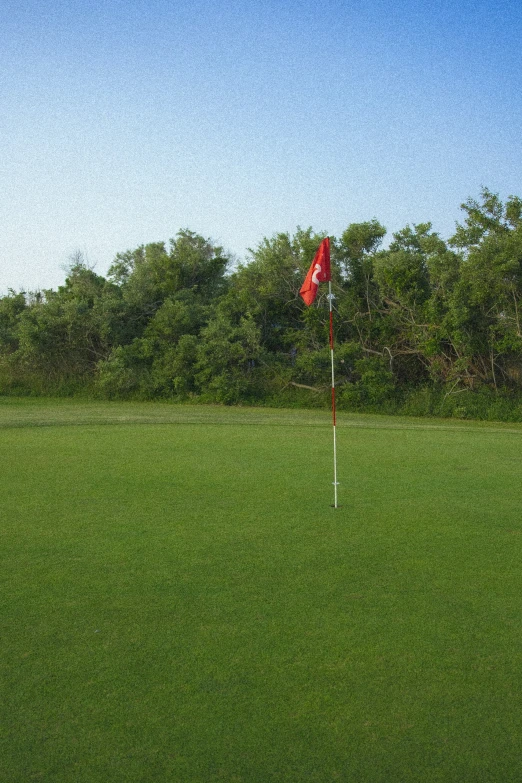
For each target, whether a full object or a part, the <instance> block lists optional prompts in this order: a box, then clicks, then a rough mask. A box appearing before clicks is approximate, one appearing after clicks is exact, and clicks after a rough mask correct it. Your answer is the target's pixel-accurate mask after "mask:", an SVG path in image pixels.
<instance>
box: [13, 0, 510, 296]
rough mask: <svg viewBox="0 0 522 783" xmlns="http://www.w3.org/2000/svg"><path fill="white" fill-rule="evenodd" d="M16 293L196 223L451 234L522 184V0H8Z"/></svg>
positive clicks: (51, 283)
mask: <svg viewBox="0 0 522 783" xmlns="http://www.w3.org/2000/svg"><path fill="white" fill-rule="evenodd" d="M0 29H1V30H2V45H1V47H0V69H1V73H2V86H1V88H0V133H1V164H0V212H1V216H2V220H1V231H0V293H5V291H6V289H7V287H8V286H10V287H13V288H15V289H17V290H18V289H19V288H21V287H25V288H29V289H36V288H46V287H47V288H49V287H52V288H56V287H57V285H59V284H61V283H62V282H63V280H64V277H65V272H64V266H65V265H66V264H67V261H68V259H69V257H70V255H71V254H72V253H74V252H75V251H76V250H81V251H82V252H83V253H85V255H86V257H87V259H88V261H89V263H90V264H92V265H95V268H96V271H97V272H99V273H100V274H105V273H106V271H107V269H108V267H109V265H110V263H111V261H112V260H113V258H114V256H115V254H116V253H117V252H118V251H123V250H126V249H128V248H134V247H137V246H138V245H140V244H142V243H147V242H153V241H160V240H165V241H167V240H168V239H169V238H170V237H172V236H174V235H175V233H176V232H177V231H178V230H179V229H180V228H189V229H191V230H193V231H196V232H198V233H201V234H203V235H204V236H205V237H211V238H212V239H213V240H215V241H216V242H218V243H220V244H222V245H224V246H225V248H227V249H228V250H230V251H231V252H233V253H234V254H235V255H236V256H237V257H238V258H239V259H244V258H245V257H246V250H247V248H248V247H254V246H256V245H257V244H258V242H260V241H261V240H262V238H263V237H265V236H272V235H273V234H274V233H276V232H279V231H290V232H293V231H294V230H295V228H296V227H297V226H298V225H300V226H303V227H307V226H309V225H311V226H313V228H314V229H315V230H317V231H325V232H328V233H330V234H332V235H336V236H338V235H340V233H341V232H342V231H343V230H344V228H346V226H348V225H349V224H350V223H352V222H358V221H363V220H370V219H371V218H373V217H376V218H378V219H379V220H380V221H381V222H382V223H383V224H384V225H385V226H386V227H387V228H388V230H389V232H392V231H396V230H398V229H400V228H402V227H403V226H404V225H406V224H407V223H418V222H422V221H425V220H431V221H432V222H433V224H434V229H435V230H437V231H439V232H440V233H441V235H442V236H443V237H445V238H446V237H448V236H450V235H451V233H452V232H453V230H454V226H455V221H456V220H458V219H459V218H460V214H461V213H460V210H459V205H460V203H461V202H462V201H464V200H465V199H466V198H467V197H468V196H473V197H476V196H478V195H479V192H480V188H481V186H482V185H486V186H487V187H489V188H490V189H491V190H493V191H494V192H498V193H499V194H500V196H501V197H502V198H506V197H507V196H508V195H510V194H516V195H521V196H522V154H521V151H522V150H521V146H522V144H521V140H522V68H521V65H522V54H521V52H522V49H521V41H522V3H520V0H503V2H502V3H494V2H481V0H469V1H468V0H453V1H452V0H438V2H436V3H435V2H429V3H428V2H426V3H421V2H414V1H413V0H355V1H354V2H341V1H340V0H324V2H322V3H317V2H316V0H313V1H312V0H301V1H299V0H263V2H261V0H259V1H258V2H248V1H247V0H244V1H241V0H237V1H236V2H231V1H230V0H221V1H220V2H217V1H216V0H194V1H193V2H187V0H98V2H89V1H88V0H52V2H51V1H50V0H26V2H23V3H20V2H19V0H4V2H3V3H2V6H1V9H0Z"/></svg>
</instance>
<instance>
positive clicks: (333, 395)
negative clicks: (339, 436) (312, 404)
mask: <svg viewBox="0 0 522 783" xmlns="http://www.w3.org/2000/svg"><path fill="white" fill-rule="evenodd" d="M333 298H334V297H333V294H332V282H331V281H328V301H329V302H330V358H331V360H332V422H333V458H334V480H333V485H334V508H338V506H337V486H338V484H339V482H338V481H337V443H336V438H335V425H336V416H335V374H334V338H333V311H332V300H333Z"/></svg>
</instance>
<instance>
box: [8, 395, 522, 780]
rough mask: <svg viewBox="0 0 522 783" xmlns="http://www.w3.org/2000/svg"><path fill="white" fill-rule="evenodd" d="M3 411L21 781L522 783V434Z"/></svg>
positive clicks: (154, 414)
mask: <svg viewBox="0 0 522 783" xmlns="http://www.w3.org/2000/svg"><path fill="white" fill-rule="evenodd" d="M338 424H339V426H338V454H339V478H340V481H341V486H340V490H339V502H340V503H341V504H342V508H340V509H337V510H335V509H333V508H331V505H330V504H331V503H332V485H331V482H332V475H331V473H332V469H331V429H330V426H329V419H328V414H327V413H323V412H320V411H314V412H306V411H269V410H253V409H246V408H238V409H229V408H212V407H198V406H193V407H181V406H173V405H167V404H165V405H161V404H153V403H149V404H137V403H136V404H131V403H129V404H118V403H112V404H108V403H75V402H71V401H35V400H33V401H31V400H12V399H3V400H0V451H1V459H2V463H1V465H2V475H1V482H0V514H1V531H0V532H1V547H0V558H1V570H0V579H1V583H2V584H1V593H0V602H1V640H0V672H1V688H2V692H1V696H0V725H1V744H2V747H1V749H0V781H2V783H22V782H23V783H30V782H31V781H44V782H45V783H47V782H49V783H51V782H52V783H58V782H60V783H69V782H70V783H113V782H114V783H120V781H132V783H134V782H138V781H140V782H143V783H148V781H158V782H159V781H161V782H162V783H163V782H170V781H173V782H174V783H177V782H178V781H179V782H180V783H215V782H217V781H226V782H227V783H272V782H275V781H277V782H285V781H292V782H293V781H295V782H296V783H300V782H301V781H314V782H316V783H326V782H327V781H346V782H349V783H351V782H352V781H353V783H364V782H366V781H367V782H368V783H408V781H444V782H446V781H455V783H457V782H458V783H467V782H468V781H469V783H479V782H481V781H499V783H501V782H503V781H517V782H518V781H520V780H522V703H521V702H522V568H521V565H522V562H521V561H522V538H521V536H522V515H521V496H522V483H521V476H522V426H521V427H518V426H517V425H494V424H473V423H470V422H465V423H462V422H460V423H456V422H443V421H435V420H426V421H420V420H409V419H387V418H384V417H377V416H374V417H371V416H351V415H341V416H340V417H339V423H338Z"/></svg>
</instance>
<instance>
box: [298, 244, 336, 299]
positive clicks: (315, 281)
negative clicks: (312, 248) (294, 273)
mask: <svg viewBox="0 0 522 783" xmlns="http://www.w3.org/2000/svg"><path fill="white" fill-rule="evenodd" d="M331 279H332V275H331V273H330V237H325V238H324V239H323V241H322V242H321V244H320V245H319V250H318V251H317V253H316V254H315V258H314V260H313V261H312V265H311V267H310V269H309V270H308V274H307V275H306V278H305V281H304V283H303V285H302V286H301V290H300V291H299V293H300V295H301V296H302V298H303V301H304V303H305V304H306V305H308V306H310V305H311V304H312V302H313V301H314V299H315V297H316V296H317V289H318V288H319V283H325V282H327V281H328V280H331Z"/></svg>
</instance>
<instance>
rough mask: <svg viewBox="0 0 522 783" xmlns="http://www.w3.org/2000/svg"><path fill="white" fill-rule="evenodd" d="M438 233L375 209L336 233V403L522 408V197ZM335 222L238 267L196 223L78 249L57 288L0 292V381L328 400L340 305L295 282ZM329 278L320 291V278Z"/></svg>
mask: <svg viewBox="0 0 522 783" xmlns="http://www.w3.org/2000/svg"><path fill="white" fill-rule="evenodd" d="M462 210H463V213H464V219H463V220H462V222H461V223H457V225H456V230H455V234H454V235H453V236H452V237H451V238H450V239H449V240H447V241H446V240H444V239H442V238H441V237H440V236H439V235H438V234H437V233H436V232H434V231H433V230H432V225H431V224H430V223H421V224H418V225H413V226H410V225H408V226H406V227H405V228H404V229H402V230H401V231H398V232H397V233H395V234H393V237H392V239H391V241H390V242H389V243H388V245H387V246H386V247H383V243H384V240H385V237H386V229H385V228H384V226H382V225H381V224H380V223H379V222H378V221H377V220H376V219H373V220H370V221H367V222H363V223H353V224H351V225H349V226H348V227H347V228H346V230H345V231H344V233H342V235H341V236H340V237H338V238H336V237H331V251H332V289H333V293H334V296H335V299H334V325H335V341H336V352H335V363H336V385H337V396H338V404H339V407H340V408H341V409H342V408H344V409H349V410H382V411H387V412H403V413H410V414H421V415H422V414H439V415H455V416H463V417H466V416H474V417H476V416H478V417H489V418H501V419H502V418H505V419H515V420H518V419H520V420H522V330H521V327H522V199H520V198H519V197H516V196H510V197H509V198H508V199H507V200H506V201H505V202H502V201H501V200H500V198H499V196H498V195H496V194H494V193H492V192H490V191H489V190H487V189H484V190H483V191H482V193H481V195H480V197H479V198H478V199H468V201H466V203H464V204H463V205H462ZM323 236H324V234H316V233H314V231H313V230H312V229H311V228H309V229H306V230H304V229H300V228H298V229H297V230H296V232H295V233H294V234H293V235H290V234H287V233H281V234H277V235H275V236H273V237H271V238H265V239H263V240H262V241H261V242H260V243H259V245H258V246H257V247H256V248H255V249H253V250H251V251H249V259H248V262H246V263H241V264H239V265H238V266H237V267H236V268H232V260H231V257H230V255H229V254H227V253H226V252H225V251H224V250H223V248H221V247H219V246H216V245H215V244H214V243H212V242H211V241H210V240H208V239H205V238H203V237H202V236H200V235H198V234H195V233H193V232H192V231H189V230H182V231H179V232H178V234H177V235H176V237H175V238H174V239H172V240H170V242H169V243H167V244H166V243H163V242H157V243H151V244H148V245H144V246H141V247H138V248H136V249H134V250H128V251H126V252H123V253H118V255H117V256H116V258H115V260H114V263H113V264H112V266H111V267H110V269H109V271H108V273H107V277H103V276H101V275H98V274H96V273H95V271H94V270H93V269H92V268H90V267H89V266H88V265H87V264H86V263H85V262H84V259H83V258H82V256H81V254H78V255H77V256H76V257H75V258H74V259H73V260H72V263H71V265H70V268H69V271H68V274H67V277H66V280H65V283H64V285H62V286H60V287H59V288H58V290H56V291H55V290H44V291H38V292H15V291H13V290H10V291H9V293H8V294H7V295H6V296H4V297H2V298H0V393H2V394H40V395H43V394H62V395H63V394H88V395H94V396H98V397H103V398H109V399H133V398H134V399H177V400H199V401H204V402H217V403H225V404H240V403H249V404H269V405H287V406H288V405H303V406H316V405H317V406H322V405H327V404H328V399H329V395H328V391H329V386H330V374H329V372H330V369H329V368H330V365H329V347H328V302H327V299H326V286H321V287H320V291H319V296H318V297H317V299H316V301H315V303H314V304H313V305H312V306H311V307H309V308H307V307H306V306H305V305H304V304H303V302H302V300H301V299H300V297H299V289H300V287H301V284H302V281H303V279H304V277H305V275H306V272H307V270H308V267H309V266H310V263H311V261H312V259H313V256H314V254H315V252H316V250H317V247H318V245H319V243H320V241H321V240H322V238H323ZM322 289H324V290H322Z"/></svg>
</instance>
